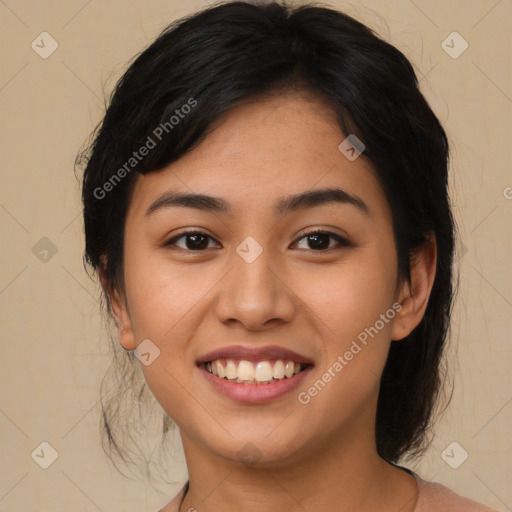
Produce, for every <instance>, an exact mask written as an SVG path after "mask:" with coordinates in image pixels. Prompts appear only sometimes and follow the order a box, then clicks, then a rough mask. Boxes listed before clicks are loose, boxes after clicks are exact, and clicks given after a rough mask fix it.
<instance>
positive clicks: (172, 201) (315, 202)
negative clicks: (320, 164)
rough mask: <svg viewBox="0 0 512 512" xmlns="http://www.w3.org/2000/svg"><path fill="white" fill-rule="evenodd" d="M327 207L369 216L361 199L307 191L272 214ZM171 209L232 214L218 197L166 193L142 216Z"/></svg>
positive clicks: (283, 200)
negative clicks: (338, 206) (343, 206)
mask: <svg viewBox="0 0 512 512" xmlns="http://www.w3.org/2000/svg"><path fill="white" fill-rule="evenodd" d="M327 203H341V204H348V205H351V206H354V207H356V208H357V209H359V210H360V211H361V212H362V213H365V214H366V215H369V213H370V210H369V208H368V205H367V204H366V203H365V202H364V201H363V200H362V199H360V198H359V197H357V196H355V195H353V194H351V193H349V192H347V191H346V190H343V189H341V188H324V189H317V190H308V191H306V192H302V193H300V194H295V195H290V196H286V197H283V198H281V199H279V200H278V201H277V203H276V204H275V206H274V212H275V213H276V214H278V215H282V214H285V213H291V212H296V211H298V210H304V209H307V208H313V207H315V206H321V205H324V204H327ZM175 206H181V207H187V208H196V209H198V210H202V211H210V212H214V213H224V214H230V213H231V211H232V209H231V206H230V204H229V203H228V202H227V201H225V200H224V199H222V198H220V197H214V196H208V195H204V194H193V193H184V192H175V191H169V192H166V193H165V194H163V195H162V196H160V197H159V198H158V199H156V201H154V202H153V203H152V204H151V206H150V207H149V208H148V209H147V210H146V213H145V216H149V215H151V214H152V213H154V212H156V211H158V210H162V209H165V208H172V207H175Z"/></svg>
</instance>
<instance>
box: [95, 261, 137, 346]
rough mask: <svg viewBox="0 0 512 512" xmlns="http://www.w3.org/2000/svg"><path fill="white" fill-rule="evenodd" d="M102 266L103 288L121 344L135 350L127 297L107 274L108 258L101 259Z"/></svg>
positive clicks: (101, 278)
mask: <svg viewBox="0 0 512 512" xmlns="http://www.w3.org/2000/svg"><path fill="white" fill-rule="evenodd" d="M101 262H102V263H101V265H100V268H99V271H98V274H99V277H100V281H101V286H102V287H103V291H104V292H105V295H106V296H107V299H108V302H109V304H110V307H111V310H112V313H113V315H114V321H115V324H116V327H117V336H118V338H119V343H120V344H121V345H122V347H123V348H124V349H125V350H134V349H135V347H136V343H135V337H134V335H133V330H132V323H131V319H130V313H129V310H128V306H127V301H126V297H125V295H124V294H123V293H122V292H120V291H119V290H118V289H117V288H116V287H115V286H114V285H113V283H112V282H111V281H110V280H109V279H108V277H107V273H106V257H105V256H102V257H101Z"/></svg>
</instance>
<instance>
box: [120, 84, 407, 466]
mask: <svg viewBox="0 0 512 512" xmlns="http://www.w3.org/2000/svg"><path fill="white" fill-rule="evenodd" d="M198 108H200V106H198ZM345 137H346V136H345V135H344V134H343V133H342V132H341V131H340V129H339V127H338V126H337V125H336V122H335V120H334V118H333V116H332V113H331V112H330V111H329V109H328V107H327V106H326V105H324V104H323V103H321V102H320V101H318V100H317V99H315V98H314V97H310V96H306V95H299V94H297V93H295V94H289V95H286V96H280V97H275V98H269V99H266V100H264V101H259V102H253V103H251V104H246V105H244V106H241V107H238V108H237V109H235V110H233V111H232V112H230V113H229V114H228V115H227V116H225V117H224V118H223V119H222V120H221V122H219V123H218V124H217V126H216V128H215V130H214V131H213V132H212V133H210V134H209V135H208V137H207V138H206V139H205V140H204V141H203V142H202V143H201V145H200V146H198V147H197V148H196V149H194V150H193V151H191V152H190V153H189V154H187V155H186V156H184V157H183V158H181V159H180V160H179V161H178V162H175V163H173V164H172V165H170V166H169V167H168V168H165V169H163V170H161V171H158V172H153V173H150V174H148V175H146V176H141V175H138V176H137V178H136V183H135V187H134V192H133V196H132V199H131V202H130V204H129V208H128V212H127V217H126V223H125V246H124V273H125V274H124V275H125V290H124V291H125V293H124V299H121V300H119V301H118V303H117V305H116V306H115V311H116V316H117V320H118V324H119V336H120V342H121V343H122V344H123V346H124V347H125V348H127V349H134V348H135V347H136V346H138V345H139V344H140V343H141V342H142V341H143V340H146V341H144V343H145V345H143V346H144V347H145V350H143V351H141V352H145V353H146V352H147V353H148V354H149V355H147V356H146V358H147V362H148V361H150V364H147V365H146V364H141V368H142V370H143V372H144V375H145V378H146V380H147V383H148V385H149V387H150V389H151V390H152V392H153V394H154V395H155V397H156V399H157V400H158V401H159V403H160V404H161V405H162V407H163V408H164V410H165V411H166V412H167V413H168V414H169V416H170V417H171V418H172V419H173V420H174V421H175V422H176V423H177V425H178V426H179V428H180V431H181V433H182V436H183V437H184V439H185V438H186V439H187V441H186V442H187V443H192V444H195V445H196V446H201V447H202V449H204V450H205V451H208V452H209V453H210V454H212V455H213V456H219V457H223V458H225V459H229V460H232V461H236V460H241V457H242V458H243V457H244V456H245V455H248V456H251V454H250V453H244V450H245V451H247V452H250V451H251V450H253V451H254V452H255V454H253V455H254V456H257V458H258V459H259V461H260V463H261V464H269V465H272V464H273V465H276V464H285V463H289V462H292V461H293V460H294V459H295V458H297V457H299V456H303V455H304V454H307V453H314V452H315V451H316V450H318V447H319V446H320V445H321V444H322V443H326V442H328V440H329V439H334V438H339V437H340V434H342V433H345V434H346V436H344V438H345V439H350V438H351V437H350V436H356V435H358V434H357V432H367V433H369V434H371V435H373V431H372V428H373V424H374V423H373V422H374V415H375V407H376V400H377V394H378V389H379V380H380V376H381V374H382V370H383V367H384V364H385V361H386V357H387V353H388V349H389V345H390V340H391V339H392V338H400V336H402V337H403V336H405V335H406V334H407V332H406V333H404V332H401V331H400V329H402V331H403V329H404V322H405V320H403V319H402V320H401V319H400V318H401V317H400V315H401V312H400V311H398V310H399V309H400V305H398V302H397V301H400V300H401V298H402V296H403V294H402V292H403V287H402V285H400V283H399V282H398V280H397V255H396V250H395V242H394V235H393V230H392V219H391V212H390V208H389V205H388V203H387V200H386V197H385V195H384V192H383V190H382V188H381V187H380V185H379V182H378V180H377V178H376V177H375V174H374V172H373V170H372V169H371V167H370V165H369V164H368V163H367V162H366V161H365V160H364V159H363V158H362V157H359V158H356V159H355V160H350V159H349V158H347V157H346V156H345V154H343V153H342V152H341V151H340V149H338V146H339V145H340V143H341V142H342V141H343V140H344V139H345ZM328 189H330V190H331V193H330V194H326V193H318V194H316V195H314V194H313V195H312V193H313V192H315V191H320V192H325V191H326V190H328ZM333 190H336V191H337V192H336V193H333V192H332V191H333ZM173 194H174V196H173ZM176 194H200V195H201V196H208V198H207V199H205V198H203V199H196V200H195V201H194V200H191V199H189V200H188V201H183V200H182V201H177V200H176ZM308 194H309V195H308ZM301 195H304V196H303V197H302V200H301V199H300V196H301ZM297 197H299V199H297ZM212 198H213V199H212ZM293 198H296V199H295V200H293ZM315 231H317V233H315ZM187 233H189V234H188V235H187ZM406 327H407V326H406ZM409 327H410V329H407V330H411V329H412V327H413V326H409ZM399 331H400V332H399ZM147 340H149V341H147ZM270 346H272V347H274V350H273V351H271V350H270V349H269V347H270ZM217 350H221V352H220V353H218V354H217V355H218V356H219V359H220V360H221V361H220V364H222V365H223V368H225V371H228V370H227V364H228V361H227V359H233V363H234V368H235V370H236V371H237V372H239V373H237V374H236V378H238V377H240V375H242V377H243V378H244V377H245V378H249V377H251V378H254V374H251V370H250V369H247V365H250V366H251V368H253V369H254V370H253V371H254V372H259V373H258V376H259V377H260V379H259V380H265V379H266V378H271V379H274V373H271V374H270V376H269V374H268V371H269V367H270V371H271V372H274V371H276V372H277V373H276V374H275V375H276V380H277V381H276V382H273V383H269V384H248V383H235V382H228V381H227V380H226V378H224V379H221V377H220V376H218V375H217V376H215V375H213V374H210V373H208V371H207V369H206V368H205V365H202V364H199V363H201V362H203V361H204V360H205V359H207V360H208V359H209V360H211V359H212V357H213V356H211V355H209V354H210V353H211V352H212V351H217ZM244 350H245V351H244ZM158 351H159V353H158ZM285 351H293V354H290V353H285ZM240 360H244V361H245V362H241V363H240V364H238V363H239V362H240ZM279 360H282V363H280V362H279ZM290 360H291V361H294V362H295V363H299V362H302V363H303V365H302V366H301V367H300V369H301V370H302V368H304V366H305V363H307V366H305V370H304V371H300V373H298V374H296V375H295V376H293V377H287V376H285V377H284V378H283V377H281V378H280V376H282V369H281V364H282V365H283V366H284V367H285V370H286V364H287V362H288V361H290ZM258 361H260V362H261V363H262V364H260V365H259V367H258V365H257V364H256V363H257V362H258ZM264 361H267V362H268V365H270V366H268V365H267V363H263V362H264ZM214 366H216V364H215V363H214ZM255 366H256V368H255ZM276 366H277V370H276ZM297 366H298V365H295V367H297ZM241 367H242V370H241V369H240V368H241ZM244 368H245V370H247V371H248V373H247V374H246V373H243V372H244V371H245V370H244ZM258 368H259V369H258ZM288 368H289V371H290V368H291V365H288ZM230 371H233V365H231V366H230ZM240 372H242V373H240ZM231 375H232V374H231ZM265 375H267V377H265ZM315 383H316V384H315ZM273 386H275V388H273ZM242 388H243V389H242ZM249 388H251V389H250V390H249V391H248V389H249ZM257 388H259V389H257ZM342 437H343V436H342ZM248 443H251V444H248Z"/></svg>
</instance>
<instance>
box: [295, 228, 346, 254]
mask: <svg viewBox="0 0 512 512" xmlns="http://www.w3.org/2000/svg"><path fill="white" fill-rule="evenodd" d="M302 240H305V243H306V244H308V245H309V247H310V248H311V249H312V250H314V251H325V250H327V249H335V248H336V246H334V247H332V246H331V245H330V241H331V240H335V241H336V242H337V243H338V248H339V247H340V246H341V247H349V246H350V245H351V244H350V242H349V241H348V240H347V239H346V238H343V237H342V236H340V235H337V234H336V233H331V232H330V231H322V230H321V229H315V230H313V231H310V232H309V233H306V234H305V235H304V236H302V237H301V238H299V240H298V241H297V242H296V243H300V242H301V241H302ZM299 249H307V247H299Z"/></svg>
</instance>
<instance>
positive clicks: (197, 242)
mask: <svg viewBox="0 0 512 512" xmlns="http://www.w3.org/2000/svg"><path fill="white" fill-rule="evenodd" d="M181 239H184V240H185V242H184V246H183V245H179V244H178V243H177V242H178V241H179V240H181ZM210 240H214V239H213V238H212V237H211V236H209V235H207V234H206V233H202V232H200V231H186V232H184V233H181V234H179V235H177V236H175V237H174V238H171V239H170V240H168V241H167V242H165V244H164V245H165V247H172V246H176V247H178V248H179V249H183V250H185V251H202V250H204V249H208V248H209V247H208V242H209V241H210Z"/></svg>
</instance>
